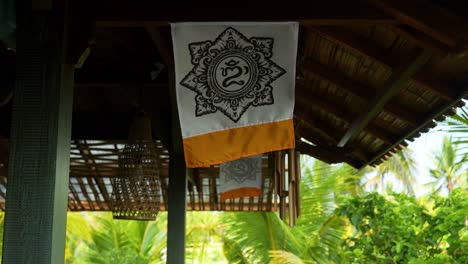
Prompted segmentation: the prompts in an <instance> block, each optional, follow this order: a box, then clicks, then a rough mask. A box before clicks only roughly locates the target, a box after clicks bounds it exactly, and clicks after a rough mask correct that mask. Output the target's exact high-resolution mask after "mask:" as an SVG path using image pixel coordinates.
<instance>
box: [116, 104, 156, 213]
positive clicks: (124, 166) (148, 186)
mask: <svg viewBox="0 0 468 264" xmlns="http://www.w3.org/2000/svg"><path fill="white" fill-rule="evenodd" d="M111 184H112V189H113V190H112V215H113V217H114V219H132V220H155V219H156V216H157V214H158V212H159V209H160V200H161V177H160V170H159V163H158V154H157V152H156V145H155V143H154V141H153V140H152V137H151V121H150V119H149V118H148V116H147V115H146V114H144V113H139V114H137V115H136V116H135V118H134V120H133V124H132V126H131V128H130V134H129V141H128V143H127V144H125V146H124V148H123V150H122V152H121V153H120V155H119V173H118V175H117V176H115V177H113V178H111Z"/></svg>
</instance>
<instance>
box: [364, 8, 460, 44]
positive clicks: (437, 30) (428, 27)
mask: <svg viewBox="0 0 468 264" xmlns="http://www.w3.org/2000/svg"><path fill="white" fill-rule="evenodd" d="M369 3H371V4H372V5H373V6H375V7H377V8H379V9H381V10H382V11H383V12H385V13H386V14H387V15H389V16H392V17H394V18H395V19H397V20H398V21H400V22H402V23H404V24H407V25H409V26H411V27H413V28H415V29H417V30H419V31H421V32H423V33H425V34H426V35H428V36H430V37H432V38H434V39H437V40H438V41H440V42H442V43H444V44H446V45H449V46H451V47H455V46H457V45H466V44H467V43H466V41H467V40H468V22H467V20H466V18H465V19H463V18H461V17H458V16H455V15H454V14H451V13H449V12H447V11H445V10H442V9H441V8H440V7H438V6H436V5H435V4H431V3H430V2H429V1H421V0H412V1H405V0H392V1H389V0H369Z"/></svg>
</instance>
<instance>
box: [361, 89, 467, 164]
mask: <svg viewBox="0 0 468 264" xmlns="http://www.w3.org/2000/svg"><path fill="white" fill-rule="evenodd" d="M460 90H461V94H460V96H459V97H458V98H457V99H456V100H454V101H453V102H452V103H450V104H442V105H441V106H440V107H438V108H437V109H435V110H433V111H431V113H429V114H428V115H427V116H426V117H425V118H424V119H425V120H426V121H425V122H423V123H422V124H420V125H419V126H418V127H417V128H415V129H412V130H410V131H408V132H407V133H405V134H404V135H402V136H401V137H400V138H399V139H398V140H396V141H395V143H394V144H392V145H390V146H387V147H384V148H382V150H381V151H380V152H378V153H377V155H375V156H374V158H373V159H372V160H370V161H369V162H367V163H366V164H364V166H366V165H375V164H378V163H380V162H379V160H381V159H382V157H383V156H384V155H385V154H387V153H388V152H389V151H390V150H392V149H394V148H395V147H397V146H400V145H403V146H405V145H407V143H406V142H405V140H411V141H412V140H413V139H414V138H417V137H419V136H420V135H421V134H420V131H421V130H424V129H425V128H426V127H429V126H431V123H433V122H434V121H433V120H437V119H439V118H440V117H441V116H443V115H444V114H446V113H447V111H450V109H452V108H453V107H463V105H464V102H463V101H462V100H463V99H466V98H467V97H468V84H464V85H463V86H462V87H461V88H460ZM442 119H445V117H443V118H442Z"/></svg>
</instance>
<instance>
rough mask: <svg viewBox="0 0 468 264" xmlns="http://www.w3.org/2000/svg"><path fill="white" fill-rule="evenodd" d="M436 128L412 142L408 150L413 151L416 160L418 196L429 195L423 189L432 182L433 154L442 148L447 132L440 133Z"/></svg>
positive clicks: (416, 189)
mask: <svg viewBox="0 0 468 264" xmlns="http://www.w3.org/2000/svg"><path fill="white" fill-rule="evenodd" d="M439 130H440V128H438V127H436V128H434V129H432V130H430V131H429V132H427V133H425V134H422V135H421V136H420V137H419V138H417V139H416V140H415V141H413V142H410V144H409V145H408V148H409V149H411V150H412V151H413V155H414V158H415V160H416V163H417V164H416V165H417V167H416V172H415V174H416V179H417V183H416V186H415V192H416V195H417V196H420V195H423V194H425V193H427V191H428V190H427V189H425V188H423V185H424V184H425V183H428V182H431V181H432V180H431V177H430V176H429V169H430V168H431V167H433V166H434V162H433V153H434V152H436V151H439V150H440V149H441V148H442V139H443V137H444V135H447V133H446V132H441V131H439Z"/></svg>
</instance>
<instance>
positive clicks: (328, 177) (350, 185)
mask: <svg viewBox="0 0 468 264" xmlns="http://www.w3.org/2000/svg"><path fill="white" fill-rule="evenodd" d="M303 162H304V163H307V162H308V161H307V160H303ZM309 163H311V166H309V167H304V168H303V172H302V175H303V178H302V182H301V197H302V199H301V203H302V215H301V217H300V218H298V222H297V224H296V226H295V227H293V228H291V227H289V226H287V225H286V224H285V223H284V222H283V221H282V220H281V219H279V217H278V215H277V214H274V213H230V214H225V215H224V217H223V222H224V224H225V228H226V229H225V232H224V252H225V255H226V258H227V259H228V260H229V263H239V264H241V263H262V264H263V263H329V262H330V260H331V259H336V257H337V250H338V247H337V245H340V242H341V237H342V236H343V235H344V231H343V221H342V220H341V219H340V218H338V217H334V216H333V213H334V208H335V203H337V202H339V201H340V200H342V199H343V197H345V196H346V195H350V194H353V195H356V194H359V193H361V191H362V190H361V188H360V186H359V182H360V176H359V175H357V174H355V173H354V169H352V168H351V167H349V166H346V165H345V166H343V165H340V166H331V165H326V164H324V163H322V162H319V161H314V162H311V161H310V160H309Z"/></svg>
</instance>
